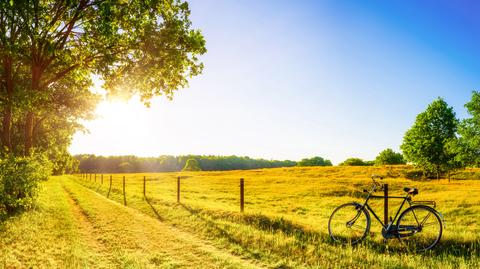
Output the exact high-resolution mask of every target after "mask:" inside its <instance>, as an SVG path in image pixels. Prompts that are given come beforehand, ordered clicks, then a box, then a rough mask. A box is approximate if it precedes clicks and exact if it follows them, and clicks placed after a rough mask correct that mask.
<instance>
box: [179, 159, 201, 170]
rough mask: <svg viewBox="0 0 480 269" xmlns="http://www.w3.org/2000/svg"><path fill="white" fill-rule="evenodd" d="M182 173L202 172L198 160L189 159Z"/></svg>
mask: <svg viewBox="0 0 480 269" xmlns="http://www.w3.org/2000/svg"><path fill="white" fill-rule="evenodd" d="M182 171H202V168H201V167H200V164H199V163H198V161H197V159H188V160H187V162H186V163H185V167H183V169H182Z"/></svg>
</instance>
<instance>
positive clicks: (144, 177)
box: [143, 176, 147, 197]
mask: <svg viewBox="0 0 480 269" xmlns="http://www.w3.org/2000/svg"><path fill="white" fill-rule="evenodd" d="M146 181H147V178H146V176H143V197H147V196H146V195H145V192H146V190H145V189H146Z"/></svg>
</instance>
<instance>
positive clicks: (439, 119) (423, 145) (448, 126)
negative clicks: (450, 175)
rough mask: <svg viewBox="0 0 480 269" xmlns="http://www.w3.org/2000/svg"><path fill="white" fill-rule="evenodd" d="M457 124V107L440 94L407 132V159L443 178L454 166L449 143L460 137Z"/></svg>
mask: <svg viewBox="0 0 480 269" xmlns="http://www.w3.org/2000/svg"><path fill="white" fill-rule="evenodd" d="M457 124H458V120H457V119H456V117H455V112H454V111H453V108H452V107H450V106H448V104H447V103H446V102H445V101H444V100H443V99H442V98H437V99H436V100H435V101H433V102H432V103H431V104H430V105H428V107H427V109H426V110H425V111H424V112H422V113H420V114H418V115H417V118H416V120H415V123H414V124H413V126H412V128H410V129H409V130H408V131H407V132H406V133H405V136H404V137H403V144H402V145H401V149H402V151H403V154H404V156H405V159H406V160H407V161H410V162H412V163H414V164H415V165H416V166H418V167H420V168H422V169H423V170H424V171H426V172H430V173H435V174H436V176H437V178H439V177H440V173H442V172H447V171H449V170H450V169H452V168H453V166H454V165H453V163H454V160H455V154H453V153H451V151H449V150H448V144H449V143H451V142H452V141H453V140H455V139H456V136H455V133H456V131H457Z"/></svg>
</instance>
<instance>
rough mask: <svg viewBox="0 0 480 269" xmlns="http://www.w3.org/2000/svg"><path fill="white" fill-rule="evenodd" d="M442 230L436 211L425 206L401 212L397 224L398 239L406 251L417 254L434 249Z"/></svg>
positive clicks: (417, 206)
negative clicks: (405, 247)
mask: <svg viewBox="0 0 480 269" xmlns="http://www.w3.org/2000/svg"><path fill="white" fill-rule="evenodd" d="M442 229H443V227H442V221H441V220H440V217H439V216H438V213H437V211H436V210H435V209H433V208H431V207H429V206H425V205H416V206H412V207H410V208H408V209H407V210H405V211H403V212H402V214H401V215H400V217H399V218H398V222H397V231H398V238H399V239H400V241H402V243H404V244H405V245H406V246H407V247H408V249H410V250H413V251H417V252H422V251H427V250H429V249H432V248H433V247H435V245H436V244H438V242H439V241H440V238H441V237H442Z"/></svg>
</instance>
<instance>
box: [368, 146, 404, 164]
mask: <svg viewBox="0 0 480 269" xmlns="http://www.w3.org/2000/svg"><path fill="white" fill-rule="evenodd" d="M388 164H405V160H404V159H403V155H402V154H401V153H398V152H395V151H393V150H392V149H390V148H388V149H385V150H383V151H382V152H380V153H379V154H378V156H377V157H376V158H375V165H388Z"/></svg>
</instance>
